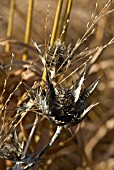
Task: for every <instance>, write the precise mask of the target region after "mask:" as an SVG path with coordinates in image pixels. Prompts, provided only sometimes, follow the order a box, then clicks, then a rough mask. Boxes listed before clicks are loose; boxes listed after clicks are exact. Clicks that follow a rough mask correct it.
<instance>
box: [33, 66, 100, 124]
mask: <svg viewBox="0 0 114 170" xmlns="http://www.w3.org/2000/svg"><path fill="white" fill-rule="evenodd" d="M85 74H86V65H85V67H84V69H83V71H82V73H81V75H80V76H79V78H78V79H77V81H76V83H75V84H74V85H73V86H72V87H70V86H67V87H66V86H62V85H57V86H54V84H53V83H52V81H51V78H50V77H49V74H48V71H46V83H45V88H44V87H43V86H42V85H41V86H40V90H38V93H37V94H36V98H35V100H36V105H37V107H38V109H39V110H40V111H41V112H42V114H44V115H46V116H47V117H48V119H49V120H50V121H51V122H53V123H54V124H56V125H58V126H64V127H70V126H74V125H76V124H78V123H79V122H81V121H82V120H83V119H84V117H85V116H86V114H87V113H88V112H89V110H91V109H92V108H93V107H94V106H95V105H96V104H92V105H90V106H89V107H87V100H88V97H89V95H90V94H91V93H92V91H93V90H94V89H95V87H96V86H97V84H98V82H99V79H98V80H96V81H95V82H94V83H93V84H92V85H91V86H90V87H89V88H87V89H84V90H83V93H81V89H82V84H83V81H84V79H85Z"/></svg>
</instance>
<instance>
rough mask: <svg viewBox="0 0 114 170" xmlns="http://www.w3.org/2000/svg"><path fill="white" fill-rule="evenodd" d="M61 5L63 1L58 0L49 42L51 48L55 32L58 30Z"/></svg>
mask: <svg viewBox="0 0 114 170" xmlns="http://www.w3.org/2000/svg"><path fill="white" fill-rule="evenodd" d="M62 4H63V0H59V2H58V5H57V10H56V15H55V20H54V25H53V30H52V35H51V40H50V45H51V46H52V45H53V43H54V41H55V37H56V32H57V29H58V24H59V19H60V14H61V9H62Z"/></svg>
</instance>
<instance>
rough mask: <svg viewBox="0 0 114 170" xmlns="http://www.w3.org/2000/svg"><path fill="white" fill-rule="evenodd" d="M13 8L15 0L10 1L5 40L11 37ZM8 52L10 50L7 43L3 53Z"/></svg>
mask: <svg viewBox="0 0 114 170" xmlns="http://www.w3.org/2000/svg"><path fill="white" fill-rule="evenodd" d="M14 8H15V0H11V3H10V13H9V19H8V27H7V38H11V35H12V28H13V18H14ZM9 50H10V46H9V44H8V43H7V44H6V46H5V52H8V51H9Z"/></svg>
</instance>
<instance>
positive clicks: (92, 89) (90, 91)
mask: <svg viewBox="0 0 114 170" xmlns="http://www.w3.org/2000/svg"><path fill="white" fill-rule="evenodd" d="M100 78H101V76H100V77H99V78H98V79H97V80H96V81H95V82H94V83H92V84H91V85H90V86H89V88H88V89H87V90H86V94H87V96H89V95H90V94H91V93H92V92H93V91H94V89H95V88H96V86H97V85H98V83H99V80H100Z"/></svg>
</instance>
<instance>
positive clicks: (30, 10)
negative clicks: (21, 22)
mask: <svg viewBox="0 0 114 170" xmlns="http://www.w3.org/2000/svg"><path fill="white" fill-rule="evenodd" d="M33 3H34V0H29V5H28V14H27V22H26V30H25V38H24V42H25V43H26V44H28V42H29V38H30V32H31V26H32V25H31V22H32V13H33ZM26 60H27V49H25V54H23V56H22V61H26Z"/></svg>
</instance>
